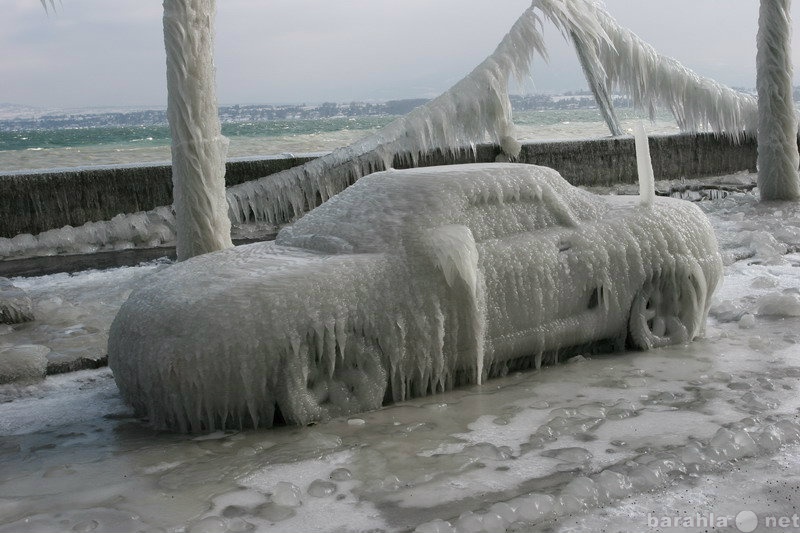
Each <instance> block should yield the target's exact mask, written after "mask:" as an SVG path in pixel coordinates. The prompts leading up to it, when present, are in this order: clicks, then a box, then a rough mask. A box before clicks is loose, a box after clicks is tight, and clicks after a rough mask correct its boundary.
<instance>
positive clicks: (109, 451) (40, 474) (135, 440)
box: [0, 193, 800, 533]
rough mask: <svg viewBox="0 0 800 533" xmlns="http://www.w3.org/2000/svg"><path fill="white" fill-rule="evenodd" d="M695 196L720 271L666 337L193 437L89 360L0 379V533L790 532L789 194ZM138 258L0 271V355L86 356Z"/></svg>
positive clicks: (798, 295)
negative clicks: (768, 197)
mask: <svg viewBox="0 0 800 533" xmlns="http://www.w3.org/2000/svg"><path fill="white" fill-rule="evenodd" d="M700 205H701V207H703V209H704V210H705V211H706V212H707V213H708V215H709V217H710V219H711V221H712V224H713V226H714V228H715V230H716V232H717V236H718V239H719V241H720V247H721V249H722V252H723V258H724V262H725V265H726V267H725V281H724V282H723V284H722V286H721V287H720V288H719V289H718V291H717V294H716V295H715V297H714V305H713V307H712V311H711V317H710V318H709V322H708V327H707V331H706V336H705V338H703V339H701V340H698V341H696V342H694V343H692V344H690V345H688V346H674V347H669V348H663V349H657V350H652V351H649V352H626V353H618V354H609V355H603V356H592V357H591V358H584V357H578V358H575V359H573V360H571V361H570V362H568V363H566V364H562V365H559V366H554V367H546V368H543V369H542V370H540V371H538V372H526V373H521V374H512V375H509V376H507V377H504V378H501V379H495V380H491V381H489V382H487V383H484V384H483V385H482V386H472V387H466V388H462V389H459V390H456V391H453V392H449V393H446V394H439V395H436V396H431V397H427V398H420V399H417V400H414V401H409V402H404V403H402V404H395V405H391V406H388V407H386V408H384V409H381V410H378V411H374V412H369V413H364V414H363V415H358V416H357V417H356V418H350V419H337V420H333V421H331V422H328V423H323V424H318V425H313V426H309V427H300V428H298V427H287V428H277V429H270V430H258V431H244V432H226V433H221V432H220V433H214V434H211V435H203V436H199V437H198V436H196V435H177V434H171V433H161V432H156V431H153V430H150V429H148V428H147V427H146V426H145V425H144V424H143V423H142V422H141V421H140V420H138V419H136V418H133V417H132V416H131V413H130V410H129V408H128V407H127V406H126V405H125V404H124V403H123V402H122V400H121V399H120V397H119V394H118V392H117V389H116V386H115V384H114V380H113V377H112V375H111V372H110V371H109V370H108V369H101V370H96V371H82V372H76V373H72V374H65V375H61V376H52V377H48V378H47V379H46V380H44V381H42V382H38V383H33V384H28V385H3V386H0V532H14V533H17V532H26V531H29V532H47V531H59V532H60V531H98V532H99V531H103V532H106V531H115V532H116V531H121V532H124V531H170V532H176V533H177V532H182V531H187V532H191V533H198V532H218V531H219V532H222V531H231V532H234V531H270V532H272V531H276V532H283V531H285V532H312V531H332V532H333V531H336V532H345V531H413V530H414V529H415V528H419V530H420V531H454V530H457V531H459V532H461V531H465V532H473V531H474V532H478V531H487V532H495V531H505V530H509V531H540V530H548V531H563V532H567V531H705V530H710V529H712V528H711V526H717V527H716V530H718V531H739V530H741V531H753V530H754V528H751V527H750V526H751V524H752V520H753V514H752V513H755V519H756V520H757V524H756V525H757V526H758V527H759V529H755V530H757V531H791V530H792V529H793V528H794V529H797V530H800V519H799V518H797V514H796V513H798V514H800V513H799V512H798V510H797V509H796V506H797V503H796V502H797V501H798V499H799V498H800V496H798V492H799V491H800V424H798V422H800V421H798V413H800V395H798V392H797V391H798V388H799V387H800V348H798V341H799V340H800V268H798V267H800V253H798V251H800V206H799V205H792V204H780V203H778V204H771V205H770V204H758V203H757V202H756V200H755V196H754V195H753V194H751V193H735V194H732V195H729V196H727V197H725V198H721V199H716V200H713V201H706V202H701V203H700ZM160 268H164V266H163V265H162V264H150V265H144V266H140V267H135V268H124V269H116V270H112V271H105V272H89V273H84V274H79V275H74V276H68V275H56V276H48V277H43V278H28V279H14V280H12V281H13V282H14V283H15V284H16V285H17V286H19V287H22V288H24V289H25V290H26V291H28V294H29V295H30V296H31V298H32V300H33V301H34V306H35V309H36V311H37V316H39V317H40V320H38V321H37V322H35V323H29V324H25V325H20V326H14V327H2V329H0V334H2V335H0V349H1V348H7V347H9V345H10V346H19V345H25V344H37V345H44V346H47V347H48V348H50V349H51V350H52V351H53V352H58V351H59V350H62V351H63V350H70V349H85V350H88V351H93V352H97V351H98V350H100V351H102V350H103V349H104V343H105V340H106V332H107V330H108V326H109V324H110V322H111V320H112V319H113V316H114V313H115V311H116V309H117V308H118V307H119V305H120V304H121V302H122V301H123V300H124V298H126V297H127V294H128V293H129V292H130V290H131V288H132V287H133V286H135V285H137V284H140V283H146V276H147V275H148V274H149V273H150V272H153V271H154V270H157V269H160ZM737 519H738V522H737ZM443 521H448V522H449V524H445V523H444V522H443ZM737 524H738V527H737ZM773 524H774V527H773ZM454 527H455V528H456V529H453V528H454Z"/></svg>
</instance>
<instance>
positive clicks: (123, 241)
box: [0, 207, 176, 259]
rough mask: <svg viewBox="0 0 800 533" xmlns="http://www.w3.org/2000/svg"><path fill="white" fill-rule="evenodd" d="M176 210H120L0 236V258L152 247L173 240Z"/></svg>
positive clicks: (166, 208) (158, 208) (169, 208)
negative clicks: (75, 222) (83, 220)
mask: <svg viewBox="0 0 800 533" xmlns="http://www.w3.org/2000/svg"><path fill="white" fill-rule="evenodd" d="M175 232H176V229H175V213H174V212H173V210H172V208H171V207H157V208H155V209H152V210H150V211H140V212H138V213H130V214H119V215H117V216H115V217H114V218H112V219H111V220H101V221H98V222H87V223H86V224H83V225H81V226H77V227H72V226H64V227H63V228H58V229H51V230H47V231H43V232H41V233H39V234H37V235H31V234H30V233H20V234H19V235H16V236H14V237H12V238H7V237H0V258H3V259H6V258H9V259H13V258H15V257H28V256H43V255H56V254H87V253H94V252H101V251H109V250H125V249H129V248H136V247H155V246H161V245H164V244H170V243H174V242H175Z"/></svg>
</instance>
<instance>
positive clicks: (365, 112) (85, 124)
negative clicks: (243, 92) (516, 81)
mask: <svg viewBox="0 0 800 533" xmlns="http://www.w3.org/2000/svg"><path fill="white" fill-rule="evenodd" d="M427 101H428V99H424V98H410V99H404V100H389V101H386V102H348V103H335V102H324V103H321V104H304V103H301V104H278V105H273V104H247V105H245V104H241V105H221V106H220V109H219V113H220V120H221V121H222V122H224V123H242V122H264V121H272V120H319V119H325V118H341V117H363V116H395V115H404V114H406V113H408V112H409V111H411V110H412V109H414V108H415V107H417V106H419V105H422V104H424V103H425V102H427ZM614 103H615V105H617V106H619V107H628V106H630V100H629V99H627V98H623V97H615V98H614ZM511 104H512V106H513V109H514V110H515V111H528V110H548V109H549V110H553V109H565V110H566V109H590V108H593V107H596V106H595V102H594V98H593V97H592V95H591V93H589V92H588V91H575V92H568V93H564V94H559V95H547V94H535V95H525V96H519V95H512V96H511ZM165 124H167V113H166V110H165V109H132V110H125V109H120V110H96V109H79V110H72V111H57V110H56V111H42V110H36V109H31V108H25V107H22V106H15V105H11V104H0V131H19V130H36V129H62V128H95V127H115V126H121V127H126V126H160V125H165Z"/></svg>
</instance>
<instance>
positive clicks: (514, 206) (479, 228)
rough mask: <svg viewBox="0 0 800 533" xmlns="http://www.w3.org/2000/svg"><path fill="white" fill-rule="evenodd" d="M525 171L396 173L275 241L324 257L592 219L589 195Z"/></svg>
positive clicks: (361, 186)
mask: <svg viewBox="0 0 800 533" xmlns="http://www.w3.org/2000/svg"><path fill="white" fill-rule="evenodd" d="M524 167H525V166H524V165H517V166H508V165H503V164H492V165H480V166H475V167H474V168H466V169H465V168H464V167H458V166H456V167H436V168H432V167H429V168H417V169H413V170H399V171H391V172H388V173H381V174H379V175H378V174H373V175H370V176H366V177H364V178H361V179H360V180H358V182H356V183H355V184H354V185H353V186H351V187H349V188H348V189H346V190H345V191H344V192H342V193H340V194H338V195H337V196H335V197H333V198H331V199H330V200H329V201H328V202H326V203H324V204H323V205H321V206H320V207H318V208H316V209H314V210H313V211H311V212H310V213H308V214H307V215H305V216H304V217H303V218H301V219H300V220H298V221H297V222H295V224H293V225H292V226H291V227H287V228H284V229H283V230H282V231H281V232H280V233H279V234H278V238H277V243H278V244H282V245H288V246H298V247H301V248H307V249H311V250H317V251H320V252H325V253H351V252H356V253H360V252H391V251H393V250H396V249H397V247H398V244H399V243H401V242H402V240H403V238H404V235H407V234H408V232H409V231H415V230H419V229H423V228H436V227H438V226H443V225H453V224H455V225H465V226H467V227H468V228H470V230H472V232H473V236H474V238H475V240H477V241H483V240H488V239H496V238H503V237H507V236H511V235H516V234H519V233H524V232H529V231H536V230H541V229H546V228H549V227H554V226H573V225H574V224H575V217H576V216H577V217H580V218H583V217H586V216H593V214H594V215H596V213H597V210H598V206H597V202H593V201H592V200H591V199H590V198H589V195H588V194H586V193H583V191H579V190H576V189H574V188H572V187H570V186H569V185H568V184H567V183H566V182H564V181H563V180H562V179H561V178H560V177H559V176H558V175H557V173H555V171H552V170H550V169H543V167H533V166H531V167H530V169H526V168H524Z"/></svg>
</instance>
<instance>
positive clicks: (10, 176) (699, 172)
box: [0, 133, 756, 237]
mask: <svg viewBox="0 0 800 533" xmlns="http://www.w3.org/2000/svg"><path fill="white" fill-rule="evenodd" d="M650 150H651V154H652V160H653V169H654V170H655V174H656V179H675V178H681V177H684V178H696V177H705V176H716V175H722V174H730V173H734V172H738V171H741V170H748V171H751V172H754V171H755V165H756V142H755V140H754V139H745V140H743V141H742V142H741V143H739V144H734V143H733V142H731V141H730V140H729V139H727V138H725V137H719V136H716V135H714V134H706V133H702V134H678V135H661V136H653V137H651V138H650ZM499 153H500V150H499V148H498V147H496V146H494V145H489V144H485V145H479V146H478V147H477V149H476V152H475V156H474V157H473V156H472V155H471V154H469V155H465V154H462V155H459V156H458V157H455V158H453V157H445V156H442V155H441V154H430V155H429V156H428V157H427V158H425V161H424V164H426V165H432V164H452V163H462V162H474V161H479V162H486V161H494V159H495V157H496V156H497V155H498V154H499ZM313 157H315V156H314V155H307V156H300V157H294V156H273V157H265V158H262V159H242V160H232V161H229V162H228V164H227V173H226V177H225V180H226V182H227V184H228V185H229V186H230V185H235V184H238V183H242V182H244V181H248V180H251V179H255V178H258V177H262V176H267V175H270V174H273V173H275V172H279V171H281V170H284V169H287V168H291V167H293V166H296V165H300V164H303V163H305V162H306V161H309V160H311V159H313ZM519 161H520V162H523V163H530V164H537V165H545V166H549V167H553V168H555V169H556V170H558V171H559V172H560V173H561V174H562V175H563V176H564V177H565V178H566V179H567V180H569V181H570V182H571V183H572V184H574V185H611V184H615V183H634V182H636V180H637V175H636V156H635V148H634V142H633V138H632V137H617V138H603V139H590V140H578V141H552V142H528V143H525V144H523V147H522V153H521V154H520V158H519ZM398 163H399V162H398ZM397 166H398V168H400V167H402V165H401V164H398V165H397ZM171 203H172V178H171V168H170V166H169V165H165V164H161V165H142V166H107V167H92V168H85V169H63V170H59V171H54V172H31V173H24V172H15V173H0V213H2V217H0V237H13V236H15V235H17V234H19V233H33V234H36V233H40V232H42V231H45V230H48V229H53V228H60V227H62V226H65V225H68V224H69V225H71V226H80V225H81V224H84V223H86V222H89V221H98V220H108V219H110V218H112V217H113V216H115V215H117V214H119V213H133V212H136V211H145V210H149V209H153V208H155V207H158V206H162V205H170V204H171Z"/></svg>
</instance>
